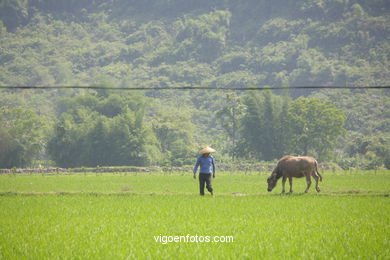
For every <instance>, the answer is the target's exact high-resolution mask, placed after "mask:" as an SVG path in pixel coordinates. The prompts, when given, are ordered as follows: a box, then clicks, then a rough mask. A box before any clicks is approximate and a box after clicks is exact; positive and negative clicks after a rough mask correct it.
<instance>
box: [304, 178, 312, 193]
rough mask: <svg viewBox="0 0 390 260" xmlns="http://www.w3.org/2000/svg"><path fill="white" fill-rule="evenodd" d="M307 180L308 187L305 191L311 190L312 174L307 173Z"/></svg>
mask: <svg viewBox="0 0 390 260" xmlns="http://www.w3.org/2000/svg"><path fill="white" fill-rule="evenodd" d="M306 182H307V187H306V190H305V193H307V192H308V191H309V188H310V185H311V176H310V174H307V175H306Z"/></svg>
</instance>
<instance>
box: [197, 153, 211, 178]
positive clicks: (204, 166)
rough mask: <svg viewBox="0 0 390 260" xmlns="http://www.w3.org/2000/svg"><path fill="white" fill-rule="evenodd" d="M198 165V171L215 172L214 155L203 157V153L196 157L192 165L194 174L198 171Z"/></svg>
mask: <svg viewBox="0 0 390 260" xmlns="http://www.w3.org/2000/svg"><path fill="white" fill-rule="evenodd" d="M199 166H200V170H199V173H207V174H211V172H212V173H214V174H215V164H214V157H212V156H211V155H209V156H208V157H204V156H203V155H202V156H200V157H198V160H196V164H195V167H194V174H196V172H197V171H198V167H199Z"/></svg>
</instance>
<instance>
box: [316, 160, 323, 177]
mask: <svg viewBox="0 0 390 260" xmlns="http://www.w3.org/2000/svg"><path fill="white" fill-rule="evenodd" d="M315 166H316V173H317V174H318V176H319V177H320V181H322V176H321V174H320V172H319V171H318V164H317V161H315Z"/></svg>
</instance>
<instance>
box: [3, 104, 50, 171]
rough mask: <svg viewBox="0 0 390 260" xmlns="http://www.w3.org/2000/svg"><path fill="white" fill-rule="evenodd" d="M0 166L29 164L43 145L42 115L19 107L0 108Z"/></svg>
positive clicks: (43, 128) (9, 166) (8, 166)
mask: <svg viewBox="0 0 390 260" xmlns="http://www.w3.org/2000/svg"><path fill="white" fill-rule="evenodd" d="M0 126H1V127H0V154H1V156H0V168H12V167H26V166H30V165H31V163H32V160H33V159H34V158H37V157H38V156H39V155H40V153H41V151H42V149H43V147H44V145H45V139H44V136H45V131H46V124H45V121H44V120H43V118H42V117H39V116H38V115H36V114H35V113H34V112H33V111H31V110H29V109H25V108H21V107H15V108H7V107H2V108H0Z"/></svg>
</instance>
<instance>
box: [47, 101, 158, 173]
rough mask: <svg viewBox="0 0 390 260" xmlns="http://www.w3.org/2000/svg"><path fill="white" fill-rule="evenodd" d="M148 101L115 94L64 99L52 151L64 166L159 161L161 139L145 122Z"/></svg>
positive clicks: (135, 163) (139, 163)
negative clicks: (158, 138) (159, 141)
mask: <svg viewBox="0 0 390 260" xmlns="http://www.w3.org/2000/svg"><path fill="white" fill-rule="evenodd" d="M145 102H146V101H145V100H144V99H143V98H142V97H141V96H118V95H115V94H113V95H109V96H107V97H105V96H93V95H81V96H78V97H77V98H74V99H71V98H65V99H64V100H63V101H62V105H61V106H60V111H61V112H62V113H61V116H60V119H59V122H58V123H57V125H56V129H55V132H54V136H53V137H52V139H51V140H50V142H49V144H48V152H49V154H50V155H51V156H52V157H53V159H54V160H55V161H56V162H57V163H58V165H59V166H62V167H75V166H96V165H141V166H142V165H150V164H156V163H158V162H159V160H161V154H160V153H159V149H158V145H159V143H158V140H157V139H156V137H155V136H154V134H153V132H152V131H151V129H150V128H148V127H147V126H145V125H144V123H143V118H144V106H145Z"/></svg>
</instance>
